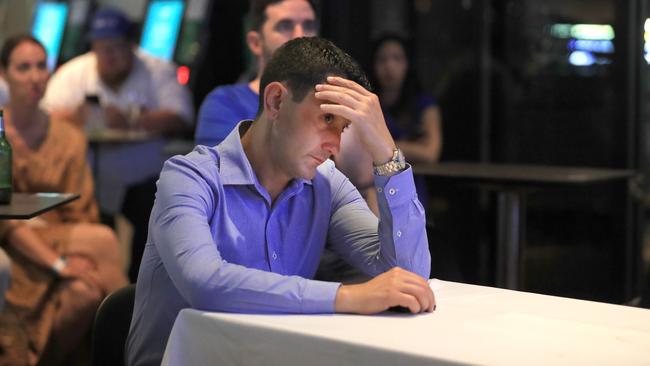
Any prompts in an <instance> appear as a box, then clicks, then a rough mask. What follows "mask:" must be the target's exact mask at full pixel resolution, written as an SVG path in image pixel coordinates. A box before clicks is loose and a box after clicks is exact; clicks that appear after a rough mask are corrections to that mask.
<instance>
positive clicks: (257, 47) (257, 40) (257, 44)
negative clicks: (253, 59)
mask: <svg viewBox="0 0 650 366" xmlns="http://www.w3.org/2000/svg"><path fill="white" fill-rule="evenodd" d="M246 43H247V44H248V48H249V49H250V50H251V53H252V54H253V55H255V56H257V57H260V56H261V55H262V35H261V34H260V33H259V32H257V31H250V32H248V33H247V34H246Z"/></svg>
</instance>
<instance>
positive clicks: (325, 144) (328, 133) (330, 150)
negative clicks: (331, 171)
mask: <svg viewBox="0 0 650 366" xmlns="http://www.w3.org/2000/svg"><path fill="white" fill-rule="evenodd" d="M322 103H323V102H322V101H320V100H318V99H316V97H315V96H314V90H311V91H309V92H308V93H307V95H306V96H305V98H304V99H303V100H302V101H301V102H299V103H296V102H294V101H293V99H292V96H291V92H290V91H289V93H288V94H287V95H286V97H285V98H284V99H283V101H282V103H281V106H280V109H279V113H278V117H277V120H276V121H275V122H274V123H275V124H274V127H273V133H272V135H271V141H270V147H271V149H270V151H271V154H272V157H271V158H272V159H273V160H274V165H275V166H276V167H278V168H279V169H280V170H281V171H282V173H284V174H286V175H287V177H288V178H289V179H292V178H304V179H312V178H313V177H314V175H315V174H316V168H317V167H318V166H319V165H321V164H322V163H323V162H324V161H325V160H327V159H328V158H329V157H330V156H332V155H335V154H337V153H338V152H339V149H340V145H341V133H342V132H343V130H344V129H345V128H346V127H347V126H348V124H349V121H347V120H345V119H343V118H341V117H339V116H336V115H333V114H331V113H324V112H322V111H321V109H320V105H321V104H322Z"/></svg>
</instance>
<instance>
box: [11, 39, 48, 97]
mask: <svg viewBox="0 0 650 366" xmlns="http://www.w3.org/2000/svg"><path fill="white" fill-rule="evenodd" d="M2 77H3V78H4V79H5V81H6V82H7V85H8V86H9V95H10V100H11V102H12V103H14V102H17V103H26V104H28V105H33V106H36V105H38V102H39V101H40V100H41V98H42V97H43V94H44V93H45V87H46V86H47V81H48V79H49V77H50V74H49V72H48V70H47V60H46V55H45V51H44V50H43V49H42V48H41V47H40V46H39V45H37V44H35V43H33V42H29V41H24V42H21V43H20V44H19V45H18V46H16V47H15V48H14V50H13V51H12V52H11V55H9V63H8V64H7V68H6V69H4V70H2Z"/></svg>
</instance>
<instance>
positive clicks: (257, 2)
mask: <svg viewBox="0 0 650 366" xmlns="http://www.w3.org/2000/svg"><path fill="white" fill-rule="evenodd" d="M283 1H285V0H251V1H250V8H249V11H248V14H249V15H248V16H249V18H250V21H251V30H254V31H256V32H259V31H260V30H261V29H262V25H263V24H264V22H266V8H267V7H269V6H271V5H275V4H277V3H281V2H283ZM306 1H307V3H308V4H309V6H311V10H313V11H314V14H316V17H317V18H318V14H317V13H316V4H315V3H314V0H306Z"/></svg>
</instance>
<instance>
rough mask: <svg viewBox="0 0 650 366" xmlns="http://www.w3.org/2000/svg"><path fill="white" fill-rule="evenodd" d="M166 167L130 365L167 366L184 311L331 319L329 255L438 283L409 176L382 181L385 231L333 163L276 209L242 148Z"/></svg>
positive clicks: (236, 144) (229, 141)
mask: <svg viewBox="0 0 650 366" xmlns="http://www.w3.org/2000/svg"><path fill="white" fill-rule="evenodd" d="M249 124H250V121H244V122H242V123H240V124H239V125H238V126H237V128H235V129H234V130H233V131H232V133H231V134H230V135H229V136H228V137H227V138H226V140H224V142H223V143H222V144H220V145H218V146H216V147H214V148H212V147H206V146H198V147H197V148H196V149H195V150H194V151H193V152H191V153H190V154H188V155H186V156H176V157H173V158H171V159H170V160H168V161H167V162H166V163H165V166H164V168H163V170H162V172H161V174H160V179H159V181H158V191H157V193H156V203H155V205H154V207H153V210H152V213H151V219H150V222H149V238H148V240H147V244H146V247H145V251H144V256H143V259H142V263H141V265H140V273H139V276H138V281H137V289H136V300H135V309H134V313H133V321H132V322H131V329H130V332H129V338H128V342H127V354H128V361H129V364H130V365H153V364H160V360H161V359H162V355H163V352H164V347H165V344H166V341H167V338H168V336H169V333H170V331H171V327H172V325H173V322H174V320H175V318H176V315H177V314H178V312H179V311H180V310H181V309H183V308H188V307H191V308H195V309H202V310H212V311H230V312H251V313H331V312H333V311H334V301H335V298H336V292H337V290H338V288H339V286H340V283H333V282H322V281H315V280H313V279H311V278H313V276H314V273H315V272H316V269H317V267H318V263H319V259H320V256H321V253H322V251H323V248H324V247H325V245H328V246H330V247H331V248H332V249H333V250H334V251H335V252H336V253H338V254H339V255H340V256H341V257H342V258H344V259H346V260H347V261H348V262H349V263H351V264H352V265H354V266H355V267H357V268H358V269H360V270H361V271H363V272H365V273H366V274H368V275H370V276H376V275H378V274H380V273H382V272H385V271H386V270H388V269H390V268H392V267H395V266H400V267H402V268H405V269H407V270H410V271H413V272H415V273H417V274H419V275H420V276H422V277H424V278H428V277H429V271H430V263H431V261H430V255H429V248H428V242H427V237H426V232H425V215H424V209H423V208H422V205H421V204H420V202H419V201H418V199H417V195H416V193H415V187H414V184H413V175H412V172H411V169H410V168H408V169H407V170H405V171H404V172H401V173H399V174H397V175H394V176H392V177H390V178H388V177H379V176H378V177H376V178H375V186H376V188H377V192H378V201H379V207H380V214H381V220H378V219H377V218H376V217H375V216H374V215H373V214H372V212H371V211H370V210H369V209H368V206H367V205H366V203H365V201H364V200H363V198H362V197H361V195H360V194H359V192H358V191H357V190H356V189H355V187H354V186H353V185H352V184H351V183H350V182H349V180H348V179H347V178H346V177H345V176H344V175H343V174H342V173H341V172H339V171H338V170H337V169H336V168H335V167H334V164H333V163H332V162H331V161H327V162H325V163H323V164H322V165H321V166H319V167H318V168H317V173H316V175H315V177H314V178H313V179H312V180H305V179H294V180H292V181H291V182H290V183H289V185H288V186H287V187H286V188H285V190H284V191H283V192H282V193H281V194H280V195H279V196H278V197H277V198H276V200H275V202H273V201H271V198H270V196H269V194H268V193H267V191H266V190H265V188H264V187H263V186H262V185H261V184H260V182H259V181H258V179H257V177H256V175H255V172H254V171H253V169H252V167H251V165H250V163H249V161H248V159H247V157H246V154H245V153H244V150H243V148H242V145H241V141H240V130H242V131H244V130H245V129H246V128H248V126H249Z"/></svg>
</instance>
